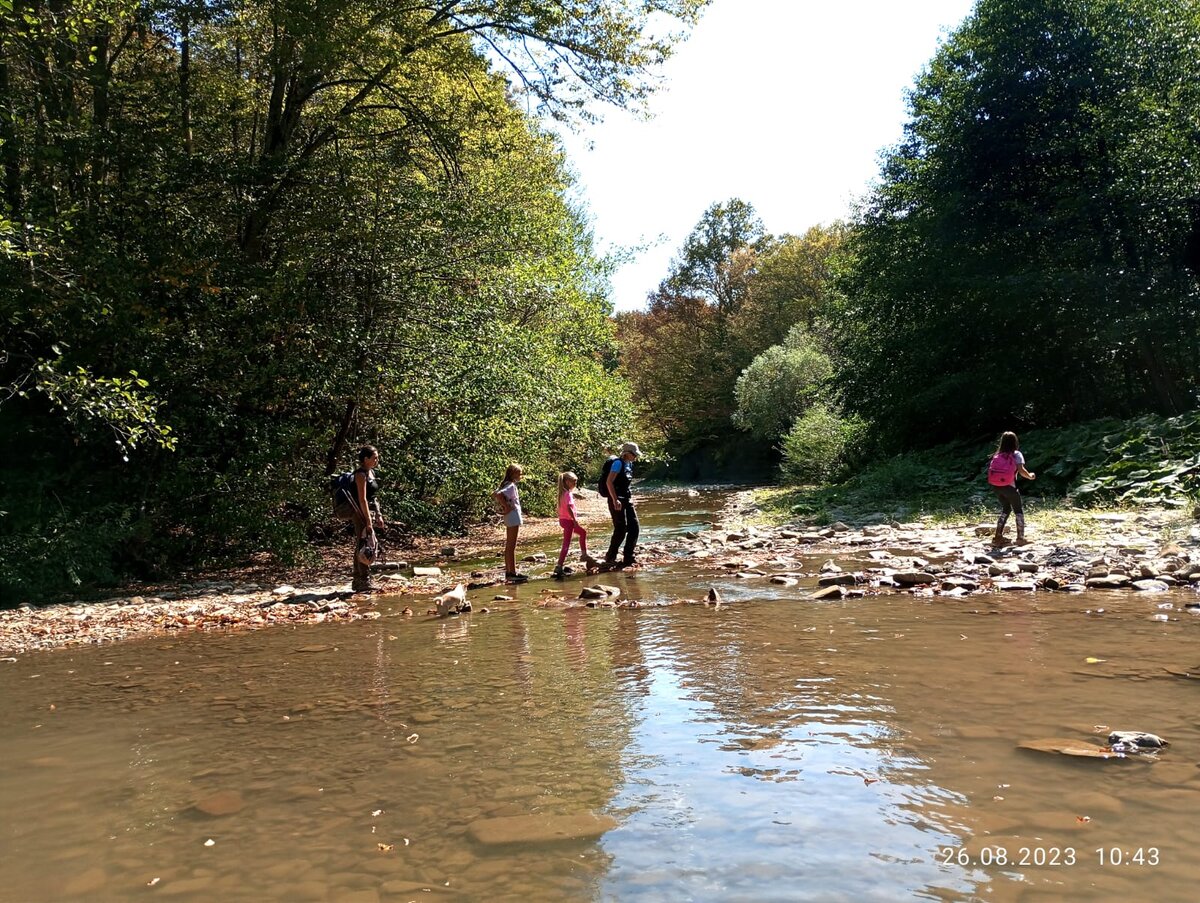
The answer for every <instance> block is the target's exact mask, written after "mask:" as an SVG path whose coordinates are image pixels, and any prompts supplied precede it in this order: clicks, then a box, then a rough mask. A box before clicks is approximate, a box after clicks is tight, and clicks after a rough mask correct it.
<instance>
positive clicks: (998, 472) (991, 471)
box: [988, 432, 1036, 546]
mask: <svg viewBox="0 0 1200 903" xmlns="http://www.w3.org/2000/svg"><path fill="white" fill-rule="evenodd" d="M1017 474H1020V475H1021V476H1023V477H1024V478H1025V479H1027V480H1032V479H1034V478H1035V476H1036V475H1035V474H1033V473H1031V472H1029V471H1028V470H1026V469H1025V456H1024V455H1023V454H1021V452H1020V442H1018V441H1017V434H1016V433H1012V432H1008V433H1005V434H1004V435H1003V436H1001V437H1000V445H999V446H998V447H997V448H996V453H995V454H994V455H992V460H991V461H990V462H989V463H988V484H989V485H990V486H991V487H992V490H993V491H994V492H995V493H996V497H997V498H999V499H1000V519H999V520H997V521H996V535H995V536H994V537H992V544H993V545H997V546H999V545H1003V544H1004V525H1005V524H1006V523H1008V515H1009V513H1010V512H1012V511H1015V512H1017V543H1018V544H1022V543H1024V542H1025V509H1024V507H1023V506H1022V505H1021V493H1020V492H1018V491H1017Z"/></svg>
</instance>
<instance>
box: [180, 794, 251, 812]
mask: <svg viewBox="0 0 1200 903" xmlns="http://www.w3.org/2000/svg"><path fill="white" fill-rule="evenodd" d="M245 805H246V803H245V801H243V800H242V795H241V794H240V793H238V792H237V791H236V790H221V791H218V792H217V793H214V794H211V795H210V796H206V797H204V798H203V799H201V800H198V801H197V802H196V805H195V806H194V807H193V808H194V809H195V810H196V811H197V812H200V813H202V814H204V815H208V816H211V817H213V818H219V817H221V816H224V815H235V814H237V813H238V812H241V811H242V809H243V808H245Z"/></svg>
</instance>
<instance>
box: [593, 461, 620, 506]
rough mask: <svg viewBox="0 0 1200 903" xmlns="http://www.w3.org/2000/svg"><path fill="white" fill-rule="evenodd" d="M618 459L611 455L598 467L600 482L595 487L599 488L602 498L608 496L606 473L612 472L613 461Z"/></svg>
mask: <svg viewBox="0 0 1200 903" xmlns="http://www.w3.org/2000/svg"><path fill="white" fill-rule="evenodd" d="M620 460H621V459H620V458H618V457H617V456H616V455H613V456H612V457H611V458H609V459H608V460H607V461H605V462H604V466H603V467H601V468H600V484H599V485H598V486H597V487H596V488H597V489H598V490H599V492H600V495H601V497H602V498H608V475H609V474H610V473H611V472H612V466H613V462H614V461H620Z"/></svg>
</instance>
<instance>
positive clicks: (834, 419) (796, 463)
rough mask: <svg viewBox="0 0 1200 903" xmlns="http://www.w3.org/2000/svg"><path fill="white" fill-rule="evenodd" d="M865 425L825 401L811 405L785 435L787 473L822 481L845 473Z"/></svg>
mask: <svg viewBox="0 0 1200 903" xmlns="http://www.w3.org/2000/svg"><path fill="white" fill-rule="evenodd" d="M863 428H864V423H863V421H861V420H859V419H858V418H856V417H843V416H842V415H840V414H839V413H838V412H837V411H835V410H834V409H833V408H831V407H829V406H828V405H826V404H824V403H822V402H818V403H816V404H814V405H812V406H811V407H809V408H808V410H806V411H805V412H804V413H803V414H801V415H800V417H799V418H798V419H797V420H796V422H795V423H794V424H793V425H792V428H791V430H789V431H788V434H787V435H786V436H785V437H784V439H783V464H782V470H783V475H784V477H785V478H786V479H789V480H793V481H796V482H819V481H822V480H828V479H831V478H833V477H836V476H838V475H839V474H841V473H843V472H844V470H845V468H846V466H847V465H848V463H849V462H850V460H851V458H852V456H853V454H854V450H855V447H856V445H857V444H858V442H859V440H860V438H861V436H862V434H863Z"/></svg>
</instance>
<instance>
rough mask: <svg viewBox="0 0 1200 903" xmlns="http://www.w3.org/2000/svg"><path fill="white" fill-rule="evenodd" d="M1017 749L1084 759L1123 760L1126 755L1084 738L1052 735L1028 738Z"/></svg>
mask: <svg viewBox="0 0 1200 903" xmlns="http://www.w3.org/2000/svg"><path fill="white" fill-rule="evenodd" d="M1017 749H1029V750H1033V751H1034V752H1043V753H1056V754H1058V755H1061V756H1075V757H1078V758H1083V759H1109V760H1114V761H1121V760H1122V759H1124V756H1123V755H1121V754H1120V753H1114V752H1112V751H1111V750H1110V749H1108V748H1107V747H1103V746H1096V745H1094V744H1092V743H1085V742H1084V741H1082V740H1065V739H1061V738H1057V737H1051V738H1048V739H1045V740H1027V741H1025V742H1024V743H1019V744H1017Z"/></svg>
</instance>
